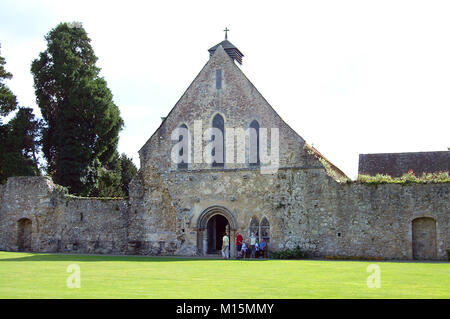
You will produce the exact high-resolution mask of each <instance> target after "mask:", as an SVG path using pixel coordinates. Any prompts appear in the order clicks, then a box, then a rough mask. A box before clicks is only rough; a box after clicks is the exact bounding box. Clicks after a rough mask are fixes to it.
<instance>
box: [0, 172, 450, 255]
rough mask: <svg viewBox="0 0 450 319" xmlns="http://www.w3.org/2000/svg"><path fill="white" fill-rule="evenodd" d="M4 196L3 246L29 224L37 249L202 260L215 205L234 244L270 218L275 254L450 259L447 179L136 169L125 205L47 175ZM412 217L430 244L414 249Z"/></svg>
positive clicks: (21, 180) (12, 185)
mask: <svg viewBox="0 0 450 319" xmlns="http://www.w3.org/2000/svg"><path fill="white" fill-rule="evenodd" d="M0 191H1V193H2V196H1V197H0V198H1V199H2V200H1V201H0V249H1V250H9V251H17V250H18V249H19V229H18V227H19V221H20V220H21V219H23V218H27V219H29V220H30V221H31V224H32V226H31V247H30V250H31V251H39V252H76V253H104V254H107V253H109V254H142V255H201V254H203V252H202V245H203V244H202V240H203V238H204V237H202V236H204V235H205V231H206V230H205V229H200V228H201V221H202V216H204V213H205V211H207V210H208V208H210V207H222V208H225V209H226V210H227V211H228V212H229V214H230V215H227V216H226V217H227V218H229V221H230V222H231V224H232V229H231V236H232V240H234V236H235V231H236V230H238V231H239V232H241V234H243V235H244V238H245V239H246V240H248V237H249V227H250V221H251V219H252V218H257V219H258V220H259V222H261V221H262V219H263V218H266V219H267V220H268V222H269V225H270V232H269V233H270V244H269V247H270V250H271V251H275V250H280V249H285V248H295V247H296V246H297V245H298V246H300V247H301V248H302V250H304V251H306V252H308V253H309V254H310V255H311V256H317V257H326V256H334V257H349V256H352V257H356V258H384V259H412V258H413V257H414V255H413V246H415V247H416V246H417V247H420V245H425V247H423V251H425V252H427V251H429V250H433V249H434V250H435V256H431V257H430V256H428V257H426V258H427V259H446V258H447V252H446V251H447V250H448V249H449V248H450V236H449V231H448V230H449V228H448V226H449V212H450V207H449V203H450V200H449V199H450V198H449V184H448V183H440V184H407V185H398V184H383V185H373V184H361V183H345V184H340V183H337V182H336V181H335V180H333V179H332V178H330V177H329V176H328V175H327V174H326V171H325V170H324V169H322V168H321V169H301V168H298V169H292V168H291V169H281V170H280V171H279V172H278V173H277V174H273V175H267V174H261V173H260V172H259V170H257V169H255V170H238V169H236V170H221V171H219V170H218V171H215V172H206V171H193V172H188V171H184V172H168V173H166V174H159V173H158V174H156V173H155V172H154V174H153V175H144V173H143V172H140V173H139V175H138V177H137V178H136V179H135V180H134V181H133V185H132V192H131V194H132V197H131V198H130V202H129V203H127V202H126V201H124V200H114V199H87V198H76V197H72V196H68V195H67V194H65V192H64V189H63V188H61V187H59V186H57V185H55V184H53V182H52V181H51V180H50V179H48V178H45V177H14V178H10V179H8V183H7V184H6V185H4V186H2V187H1V189H0ZM420 218H425V219H424V220H423V222H422V220H421V219H420ZM413 221H420V222H416V226H417V227H416V228H417V229H415V230H414V235H415V236H416V237H417V236H421V234H422V233H424V232H425V233H424V234H425V237H424V238H425V239H426V240H425V241H423V240H422V242H421V241H420V238H418V239H417V238H416V241H417V242H416V243H413ZM430 223H432V228H429V229H420V227H422V226H421V225H422V224H423V225H428V224H430ZM427 227H428V226H427ZM431 231H433V232H434V233H433V234H431V233H430V232H431ZM421 232H422V233H421ZM430 234H431V235H430ZM416 255H417V256H420V253H416Z"/></svg>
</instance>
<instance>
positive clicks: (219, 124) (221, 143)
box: [211, 114, 225, 167]
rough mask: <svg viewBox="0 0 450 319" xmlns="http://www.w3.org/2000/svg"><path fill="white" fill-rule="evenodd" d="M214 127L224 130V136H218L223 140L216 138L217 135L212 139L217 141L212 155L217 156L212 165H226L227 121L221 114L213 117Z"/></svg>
mask: <svg viewBox="0 0 450 319" xmlns="http://www.w3.org/2000/svg"><path fill="white" fill-rule="evenodd" d="M212 126H213V128H216V129H218V130H220V131H221V132H222V136H219V137H217V138H221V140H216V136H215V135H213V136H212V137H211V139H212V140H213V141H216V142H215V147H214V148H213V149H212V151H211V156H213V157H216V159H214V161H213V163H212V166H213V167H224V163H225V121H224V120H223V117H222V116H221V115H220V114H216V116H214V118H213V123H212Z"/></svg>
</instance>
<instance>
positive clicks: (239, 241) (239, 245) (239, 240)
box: [236, 231, 244, 258]
mask: <svg viewBox="0 0 450 319" xmlns="http://www.w3.org/2000/svg"><path fill="white" fill-rule="evenodd" d="M243 240H244V238H242V235H241V234H240V233H239V232H238V231H237V232H236V251H237V253H236V255H237V257H238V258H240V257H241V249H242V241H243Z"/></svg>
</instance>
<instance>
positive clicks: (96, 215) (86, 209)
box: [0, 177, 128, 253]
mask: <svg viewBox="0 0 450 319" xmlns="http://www.w3.org/2000/svg"><path fill="white" fill-rule="evenodd" d="M3 188H4V190H3V199H2V201H1V202H0V249H2V250H11V251H17V250H18V249H19V242H20V238H18V234H19V233H20V229H19V227H20V226H19V225H20V223H19V221H20V220H23V219H27V220H30V221H31V247H30V248H29V250H31V251H39V252H79V253H122V252H123V251H124V250H125V247H126V245H127V232H126V230H127V214H128V209H127V203H126V201H123V200H107V199H85V198H76V197H72V196H68V195H67V194H66V193H65V191H64V189H63V188H62V187H60V186H58V185H55V184H54V183H53V182H52V181H51V179H49V178H46V177H11V178H9V179H8V182H7V184H6V185H4V187H3Z"/></svg>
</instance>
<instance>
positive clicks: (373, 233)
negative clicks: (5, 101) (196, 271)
mask: <svg viewBox="0 0 450 319" xmlns="http://www.w3.org/2000/svg"><path fill="white" fill-rule="evenodd" d="M242 56H243V55H242V53H241V52H240V51H239V50H238V49H237V48H236V47H234V46H233V45H232V44H231V43H230V42H229V41H227V40H225V41H223V42H221V43H220V44H218V45H217V46H215V47H213V48H211V49H210V59H209V61H208V62H207V63H206V65H205V66H204V67H203V69H202V70H201V71H200V73H199V74H198V75H197V77H196V78H195V79H194V81H193V82H192V84H191V85H190V86H189V88H188V89H187V91H186V92H185V93H184V94H183V96H182V97H181V98H180V100H179V101H178V102H177V104H176V105H175V107H174V108H173V109H172V110H171V112H170V113H169V114H168V116H167V117H166V118H165V119H164V120H163V122H162V123H161V125H160V127H159V128H158V129H157V130H156V132H155V133H154V134H153V135H152V136H151V137H150V139H149V140H148V141H147V142H146V143H145V145H144V146H143V147H142V148H141V149H140V151H139V156H140V170H139V172H138V174H137V176H136V177H135V178H134V180H133V181H132V183H131V185H130V197H129V199H128V200H124V199H90V198H79V197H74V196H70V195H68V194H66V193H65V191H64V189H63V188H62V187H60V186H58V185H55V184H54V183H53V182H52V181H51V179H49V178H47V177H13V178H10V179H8V182H7V184H6V185H3V186H0V250H8V251H38V252H76V253H105V254H138V255H180V256H181V255H182V256H203V255H208V254H213V253H216V252H217V249H218V248H220V244H221V235H222V234H223V232H224V231H225V229H228V230H229V234H230V238H231V241H230V242H231V254H232V255H234V254H235V247H234V242H235V236H236V232H237V231H239V232H240V233H241V234H243V235H244V238H245V239H248V237H249V235H250V232H252V231H253V232H255V234H257V236H258V237H259V238H260V239H261V238H263V239H265V240H266V241H267V242H268V243H269V245H268V246H269V250H270V251H276V250H281V249H286V248H295V247H296V246H300V248H301V249H302V250H304V251H305V252H307V253H308V254H309V255H310V256H315V257H327V256H330V257H337V258H340V257H354V258H383V259H447V254H448V250H449V249H450V235H449V231H448V229H449V228H448V226H449V211H450V210H449V202H450V201H449V199H450V198H449V197H450V196H449V184H448V183H437V184H405V185H399V184H382V185H369V184H363V183H358V182H340V181H339V180H340V177H345V176H344V174H343V173H342V172H341V171H340V170H339V169H338V168H337V167H335V166H334V165H333V164H332V163H330V162H329V161H328V160H327V159H326V158H325V157H323V156H322V155H321V154H320V153H319V152H318V151H317V150H315V149H314V148H312V147H310V146H308V145H307V144H306V143H305V141H304V140H303V138H302V137H301V136H299V135H298V134H297V133H296V132H295V131H294V130H292V129H291V128H290V127H289V126H288V125H287V124H286V123H285V122H284V121H283V120H282V119H281V118H280V117H279V116H278V114H277V113H276V112H275V110H274V109H273V108H272V107H271V106H270V105H269V104H268V103H267V101H266V100H265V99H264V97H263V96H262V95H261V94H260V93H259V92H258V91H257V89H256V88H255V87H254V86H253V84H252V83H251V82H250V81H249V80H248V79H247V78H246V77H245V75H244V74H243V73H242V71H241V70H240V68H239V67H238V66H237V65H236V63H235V61H237V62H239V63H240V62H242ZM199 126H201V128H202V130H206V129H208V128H212V127H216V128H219V129H220V130H221V131H222V132H224V136H225V137H224V143H225V145H224V154H225V158H226V160H225V163H224V164H219V165H215V164H217V163H213V164H211V163H207V162H205V161H196V160H195V158H194V157H195V155H194V154H195V152H196V151H198V148H199V147H198V146H199V145H200V148H201V149H207V144H208V141H207V140H204V139H202V138H201V136H200V138H198V137H195V136H194V141H193V145H197V146H196V147H195V146H193V145H192V143H191V144H190V145H189V147H188V149H187V150H186V149H185V150H183V151H184V152H185V151H187V152H188V154H189V159H190V160H189V161H188V163H185V164H184V163H182V164H177V163H175V162H174V161H173V160H172V158H171V153H172V150H173V146H174V143H175V142H174V140H173V132H174V131H175V130H176V129H177V128H180V127H182V128H185V129H187V131H188V132H189V134H191V135H194V134H193V132H194V131H195V129H196V128H198V127H199ZM251 127H261V128H269V129H270V128H277V129H278V134H279V141H280V143H279V147H278V154H279V156H278V158H277V169H276V170H275V171H274V172H270V173H267V172H266V173H263V171H262V169H261V168H264V166H265V164H264V163H262V162H258V163H256V165H255V163H251V162H250V160H249V158H250V155H249V153H250V147H249V145H250V143H247V144H244V145H245V147H244V153H243V154H244V155H245V156H244V160H243V161H238V160H237V158H230V156H234V155H230V154H231V153H227V151H229V150H231V149H233V148H234V149H235V150H237V148H238V147H239V146H238V143H236V144H235V142H234V139H231V138H229V137H228V136H227V132H229V131H231V129H233V128H243V129H247V128H251ZM196 138H197V140H195V139H196ZM259 138H261V139H262V138H263V137H261V136H260V137H259ZM267 139H268V140H270V132H269V133H268V136H267ZM246 141H247V142H248V141H249V139H247V140H246ZM195 143H197V144H195ZM258 143H259V142H258ZM270 146H273V144H272V142H270V143H269V145H268V149H270ZM257 147H260V146H259V144H258V146H257ZM330 171H331V172H332V174H330Z"/></svg>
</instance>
